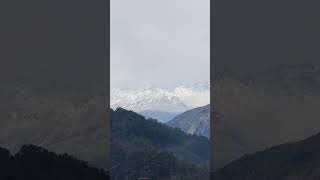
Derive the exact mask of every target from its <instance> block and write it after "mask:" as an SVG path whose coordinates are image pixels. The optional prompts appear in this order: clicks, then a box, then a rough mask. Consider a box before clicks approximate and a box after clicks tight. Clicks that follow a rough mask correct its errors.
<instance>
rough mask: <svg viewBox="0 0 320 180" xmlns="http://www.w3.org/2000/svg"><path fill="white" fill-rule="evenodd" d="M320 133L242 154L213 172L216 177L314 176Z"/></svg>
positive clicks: (276, 179) (310, 179)
mask: <svg viewBox="0 0 320 180" xmlns="http://www.w3.org/2000/svg"><path fill="white" fill-rule="evenodd" d="M319 150H320V135H319V134H318V135H315V136H312V137H310V138H308V139H306V140H303V141H299V142H296V143H288V144H282V145H279V146H275V147H272V148H269V149H266V150H264V151H260V152H257V153H254V154H249V155H245V156H243V157H242V158H240V159H239V160H236V161H234V162H232V163H230V164H229V165H227V166H226V167H224V168H222V169H221V170H219V171H218V172H216V173H215V175H214V179H215V180H256V179H272V180H299V179H303V180H315V179H319V177H320V171H319V165H320V153H319V152H320V151H319Z"/></svg>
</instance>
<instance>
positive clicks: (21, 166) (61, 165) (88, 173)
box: [0, 145, 110, 180]
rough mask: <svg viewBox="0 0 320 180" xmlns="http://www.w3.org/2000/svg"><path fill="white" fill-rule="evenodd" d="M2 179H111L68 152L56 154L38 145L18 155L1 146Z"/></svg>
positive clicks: (0, 177) (31, 146)
mask: <svg viewBox="0 0 320 180" xmlns="http://www.w3.org/2000/svg"><path fill="white" fill-rule="evenodd" d="M0 169H1V173H0V179H3V180H9V179H15V180H43V179H51V180H58V179H60V180H63V179H68V180H91V179H96V180H109V179H110V177H109V174H108V173H107V172H105V171H103V170H99V169H96V168H92V167H90V166H88V165H87V163H86V162H84V161H79V160H77V159H75V158H73V157H72V156H69V155H67V154H61V155H60V154H59V155H58V154H55V153H53V152H49V151H47V150H46V149H43V148H41V147H37V146H34V145H28V146H25V145H24V146H23V147H22V148H21V149H20V150H19V152H18V153H17V154H15V155H11V154H10V152H9V151H8V150H7V149H4V148H0Z"/></svg>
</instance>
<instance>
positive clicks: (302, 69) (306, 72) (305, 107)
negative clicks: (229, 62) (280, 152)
mask: <svg viewBox="0 0 320 180" xmlns="http://www.w3.org/2000/svg"><path fill="white" fill-rule="evenodd" d="M318 72H319V68H318V66H317V65H312V64H307V65H306V64H297V65H281V66H276V67H273V68H270V69H269V70H266V71H263V72H259V73H254V74H247V75H239V74H237V73H235V72H232V71H229V72H225V73H224V74H220V75H216V79H215V80H214V82H215V83H214V94H213V96H214V97H215V98H214V99H215V100H214V107H215V113H214V114H213V115H214V116H215V118H213V122H212V123H213V124H214V126H213V129H212V133H213V134H212V140H213V145H212V147H213V148H212V154H213V156H212V158H213V159H212V160H213V166H212V167H213V168H214V170H218V169H219V168H221V167H223V166H225V165H227V164H228V163H230V162H231V161H234V160H236V159H238V158H240V157H242V156H243V155H244V154H248V153H254V152H256V151H260V150H263V149H265V148H267V147H272V146H275V145H278V144H283V143H286V142H292V141H299V140H302V139H305V138H307V137H309V136H311V135H312V134H315V133H317V132H320V123H319V121H318V117H319V115H320V113H319V111H318V109H317V107H318V106H320V103H319V102H320V94H319V91H318V87H319V81H318V80H317V79H318V77H319V73H318Z"/></svg>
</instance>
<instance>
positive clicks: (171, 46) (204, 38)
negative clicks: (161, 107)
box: [110, 0, 210, 88]
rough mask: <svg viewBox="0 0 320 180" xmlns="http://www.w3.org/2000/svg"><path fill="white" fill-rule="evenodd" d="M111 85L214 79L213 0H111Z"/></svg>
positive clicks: (116, 86) (163, 85)
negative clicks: (212, 68)
mask: <svg viewBox="0 0 320 180" xmlns="http://www.w3.org/2000/svg"><path fill="white" fill-rule="evenodd" d="M110 35H111V42H110V43H111V88H137V87H141V86H144V85H146V84H153V85H155V86H159V87H168V88H170V87H173V86H175V85H177V84H179V83H188V84H190V83H194V82H198V81H208V80H209V79H210V77H209V74H210V0H111V34H110Z"/></svg>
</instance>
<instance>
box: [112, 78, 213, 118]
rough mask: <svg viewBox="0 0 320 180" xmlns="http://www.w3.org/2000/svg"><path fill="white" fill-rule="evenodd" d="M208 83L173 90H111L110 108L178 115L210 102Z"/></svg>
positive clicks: (153, 88)
mask: <svg viewBox="0 0 320 180" xmlns="http://www.w3.org/2000/svg"><path fill="white" fill-rule="evenodd" d="M209 87H210V84H209V82H200V83H195V84H192V85H179V86H177V87H175V88H173V89H166V88H158V87H155V86H146V87H144V88H141V89H112V90H111V104H110V105H111V108H117V107H122V108H125V109H129V110H133V111H136V112H142V111H164V112H174V113H179V112H183V111H186V110H189V109H192V108H194V107H199V106H203V105H205V104H208V103H209V101H210V88H209Z"/></svg>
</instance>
